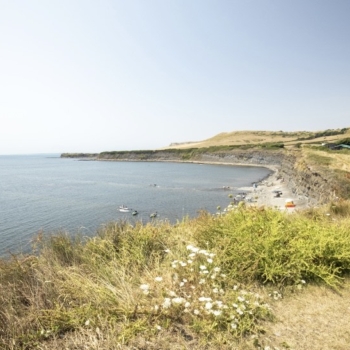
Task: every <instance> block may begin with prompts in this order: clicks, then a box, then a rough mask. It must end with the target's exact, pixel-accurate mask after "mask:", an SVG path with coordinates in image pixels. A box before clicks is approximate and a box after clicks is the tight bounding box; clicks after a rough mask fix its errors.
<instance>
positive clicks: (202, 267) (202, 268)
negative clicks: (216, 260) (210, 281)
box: [199, 265, 207, 270]
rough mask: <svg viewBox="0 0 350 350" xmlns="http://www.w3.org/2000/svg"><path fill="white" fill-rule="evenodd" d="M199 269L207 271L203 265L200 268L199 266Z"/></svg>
mask: <svg viewBox="0 0 350 350" xmlns="http://www.w3.org/2000/svg"><path fill="white" fill-rule="evenodd" d="M199 268H200V269H201V270H206V269H207V267H206V266H205V265H201V266H199Z"/></svg>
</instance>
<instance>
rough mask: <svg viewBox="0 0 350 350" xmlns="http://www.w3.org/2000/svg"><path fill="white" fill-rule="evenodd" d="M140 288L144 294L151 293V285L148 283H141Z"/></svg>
mask: <svg viewBox="0 0 350 350" xmlns="http://www.w3.org/2000/svg"><path fill="white" fill-rule="evenodd" d="M140 289H142V291H143V294H146V295H147V294H149V285H148V284H141V286H140Z"/></svg>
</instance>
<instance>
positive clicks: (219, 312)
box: [211, 310, 222, 317]
mask: <svg viewBox="0 0 350 350" xmlns="http://www.w3.org/2000/svg"><path fill="white" fill-rule="evenodd" d="M211 313H212V314H213V315H214V316H216V317H217V316H220V315H221V314H222V311H221V310H213V311H212V312H211Z"/></svg>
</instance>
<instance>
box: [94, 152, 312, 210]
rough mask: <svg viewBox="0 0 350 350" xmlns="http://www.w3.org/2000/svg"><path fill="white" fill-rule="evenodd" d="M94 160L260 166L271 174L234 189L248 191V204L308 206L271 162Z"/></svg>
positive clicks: (305, 199)
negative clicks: (292, 203) (254, 184)
mask: <svg viewBox="0 0 350 350" xmlns="http://www.w3.org/2000/svg"><path fill="white" fill-rule="evenodd" d="M94 160H96V161H111V162H115V161H116V162H169V163H193V164H207V165H226V166H237V167H238V166H244V167H261V168H267V169H270V170H271V174H269V175H268V176H267V177H265V178H263V179H261V180H259V181H257V182H256V184H257V187H256V188H254V186H253V184H252V186H244V187H238V188H236V190H238V191H242V192H247V193H249V197H251V198H252V199H253V201H252V202H246V203H247V204H248V205H250V206H259V207H264V206H265V207H270V208H275V209H278V210H283V211H288V212H293V211H295V210H298V209H306V208H308V207H309V200H308V199H307V198H306V197H304V198H303V197H301V196H298V195H296V194H295V193H293V192H292V191H291V189H290V188H288V186H287V184H286V183H285V182H284V181H283V178H281V177H280V176H279V174H278V173H279V170H280V168H281V167H280V166H278V165H273V164H245V163H233V162H214V161H202V160H175V159H172V160H170V159H169V160H168V159H152V160H129V159H94ZM273 191H281V192H282V195H281V196H280V197H275V195H274V192H273ZM286 199H293V202H294V204H295V207H292V208H286V207H285V202H286Z"/></svg>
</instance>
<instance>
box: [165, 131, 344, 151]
mask: <svg viewBox="0 0 350 350" xmlns="http://www.w3.org/2000/svg"><path fill="white" fill-rule="evenodd" d="M313 135H315V133H313V132H309V131H296V132H283V131H275V132H273V131H232V132H223V133H220V134H218V135H215V136H213V137H211V138H209V139H206V140H201V141H195V142H188V143H187V142H183V143H174V144H172V145H170V146H168V147H164V148H195V147H210V146H224V145H246V144H252V145H253V144H259V143H267V142H274V143H277V142H282V143H284V144H285V145H286V146H293V145H296V144H298V143H304V144H310V143H311V144H322V143H325V142H326V143H332V142H337V141H338V140H341V139H344V138H347V137H350V129H348V130H347V132H346V133H345V134H338V135H331V136H321V137H315V138H313ZM308 137H310V139H309V140H301V139H303V138H304V139H305V138H308Z"/></svg>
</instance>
